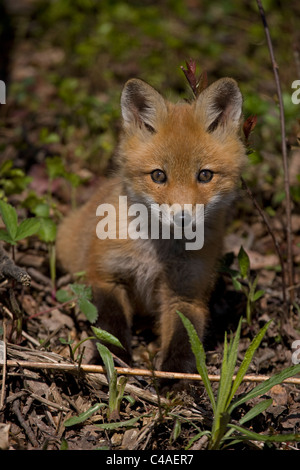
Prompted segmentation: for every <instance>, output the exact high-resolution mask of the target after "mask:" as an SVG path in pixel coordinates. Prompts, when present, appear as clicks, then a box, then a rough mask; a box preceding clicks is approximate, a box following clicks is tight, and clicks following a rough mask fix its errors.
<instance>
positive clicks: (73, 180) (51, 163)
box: [46, 156, 82, 209]
mask: <svg viewBox="0 0 300 470" xmlns="http://www.w3.org/2000/svg"><path fill="white" fill-rule="evenodd" d="M46 167H47V173H48V178H49V187H48V199H49V202H50V201H51V199H52V185H53V181H54V180H55V179H56V178H63V179H65V180H66V181H68V183H69V184H70V185H71V204H72V208H73V209H74V208H75V207H76V190H77V188H78V186H79V185H80V184H81V183H82V178H80V176H79V175H77V174H76V173H72V172H68V171H67V170H66V168H65V165H64V163H63V161H62V159H61V157H59V156H56V157H48V158H46Z"/></svg>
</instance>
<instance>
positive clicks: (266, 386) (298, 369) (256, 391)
mask: <svg viewBox="0 0 300 470" xmlns="http://www.w3.org/2000/svg"><path fill="white" fill-rule="evenodd" d="M299 373H300V364H297V365H294V366H291V367H288V368H287V369H284V370H282V371H281V372H278V373H277V374H275V375H273V377H271V378H270V379H268V380H266V381H265V382H262V383H261V384H259V385H257V387H254V388H253V389H252V390H251V391H250V392H249V393H247V394H246V395H243V396H242V397H240V398H238V399H237V400H236V401H235V402H233V403H232V405H231V407H230V410H229V413H231V412H232V410H234V408H236V407H237V406H239V405H241V404H242V403H245V402H246V401H247V400H251V399H252V398H256V397H258V396H259V395H263V394H264V393H266V392H268V391H269V390H270V389H271V388H272V387H274V385H278V384H280V383H282V382H283V381H284V380H285V379H288V378H289V377H293V376H294V375H296V374H299Z"/></svg>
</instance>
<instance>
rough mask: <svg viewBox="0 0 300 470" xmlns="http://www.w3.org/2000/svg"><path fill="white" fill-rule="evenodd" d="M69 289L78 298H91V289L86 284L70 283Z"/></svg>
mask: <svg viewBox="0 0 300 470" xmlns="http://www.w3.org/2000/svg"><path fill="white" fill-rule="evenodd" d="M70 289H71V290H72V291H73V292H74V294H76V295H77V296H78V297H80V298H83V297H84V298H85V299H88V300H91V299H92V289H91V287H90V286H86V285H85V284H77V283H73V284H70Z"/></svg>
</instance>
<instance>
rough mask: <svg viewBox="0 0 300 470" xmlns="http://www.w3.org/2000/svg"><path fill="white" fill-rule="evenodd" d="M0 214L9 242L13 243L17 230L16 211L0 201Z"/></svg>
mask: <svg viewBox="0 0 300 470" xmlns="http://www.w3.org/2000/svg"><path fill="white" fill-rule="evenodd" d="M0 213H1V216H2V220H3V222H4V224H5V227H6V230H7V232H8V234H9V236H10V238H11V240H14V241H15V237H16V235H17V230H18V215H17V211H16V209H15V208H14V207H13V206H11V205H10V204H7V203H6V202H4V201H0Z"/></svg>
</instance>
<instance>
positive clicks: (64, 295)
mask: <svg viewBox="0 0 300 470" xmlns="http://www.w3.org/2000/svg"><path fill="white" fill-rule="evenodd" d="M56 299H57V300H58V301H59V302H61V303H63V304H64V305H66V304H72V303H74V302H75V303H77V304H78V307H79V308H80V310H81V311H82V312H83V313H84V314H85V316H86V318H87V319H88V320H89V322H90V323H95V321H96V320H97V318H98V311H97V308H96V307H95V305H94V304H92V302H91V300H92V290H91V288H90V287H89V286H86V285H85V284H77V283H73V284H70V285H69V289H59V290H58V291H57V292H56Z"/></svg>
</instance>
